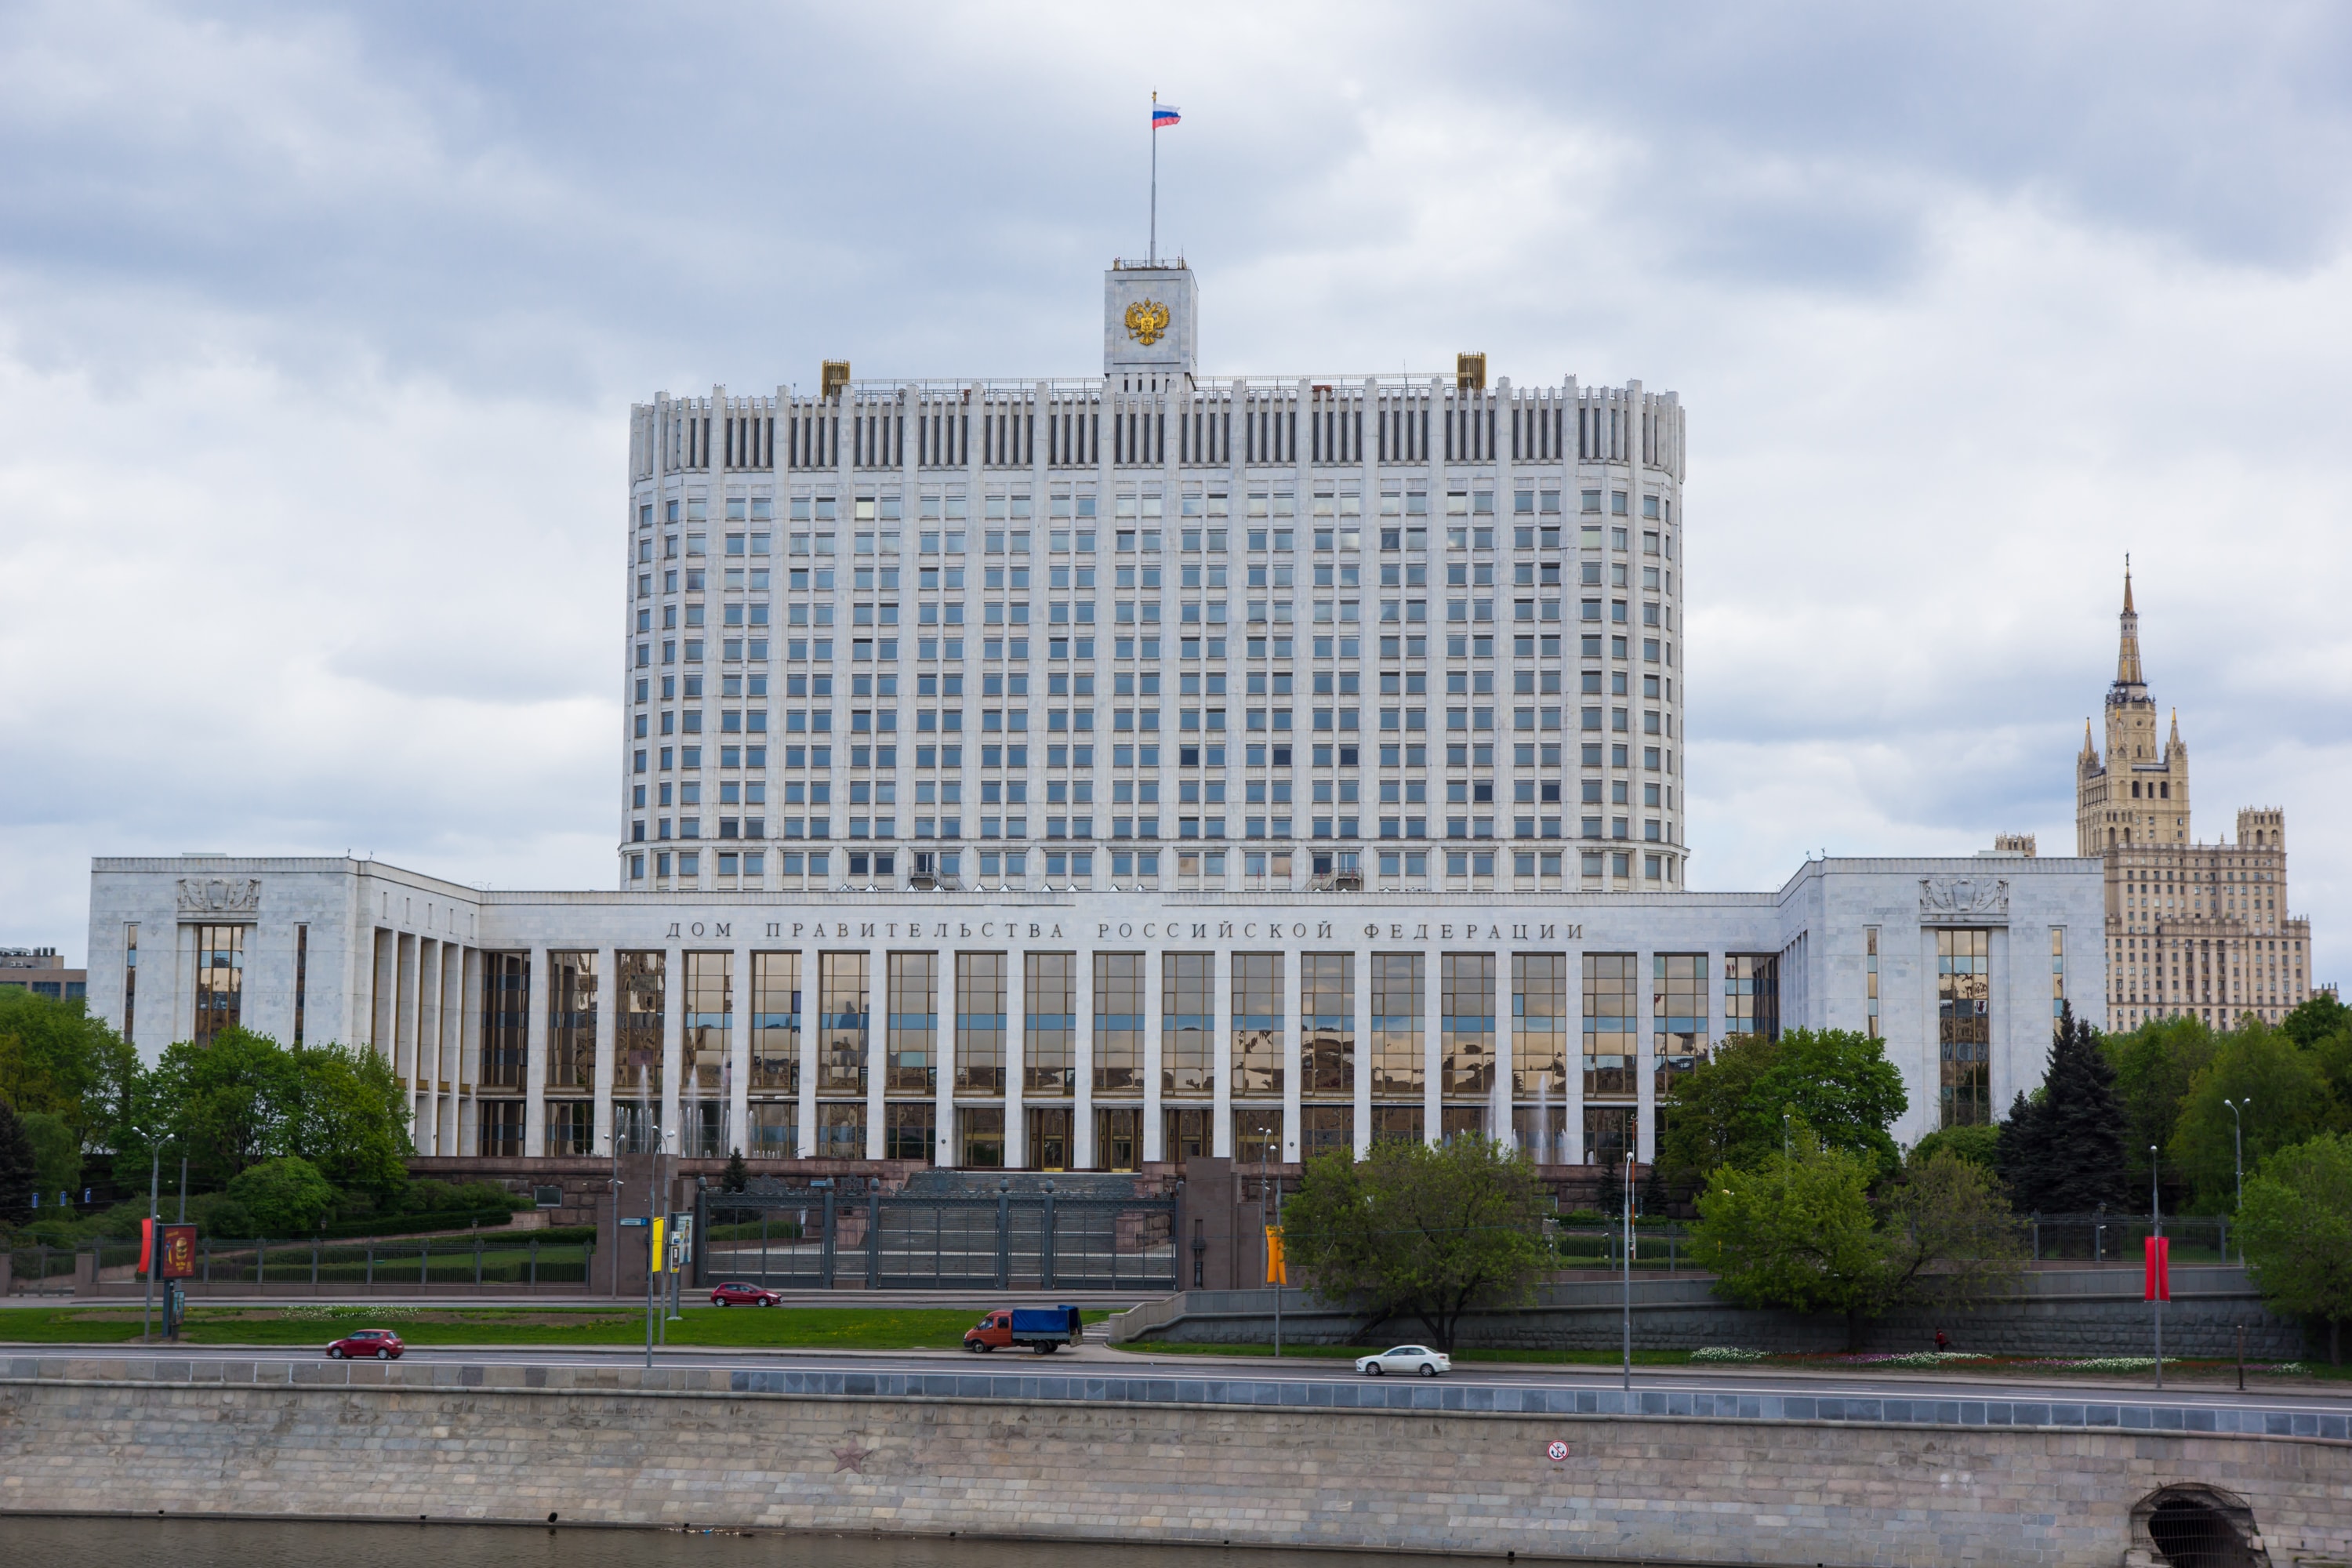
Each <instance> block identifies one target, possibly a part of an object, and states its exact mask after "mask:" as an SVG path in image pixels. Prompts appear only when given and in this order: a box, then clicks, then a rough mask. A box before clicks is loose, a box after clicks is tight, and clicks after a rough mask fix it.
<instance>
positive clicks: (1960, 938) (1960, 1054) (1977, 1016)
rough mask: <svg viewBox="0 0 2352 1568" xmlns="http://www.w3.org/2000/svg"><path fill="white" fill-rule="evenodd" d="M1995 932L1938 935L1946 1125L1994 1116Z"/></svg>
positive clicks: (1939, 1043) (1981, 1121) (1939, 1026)
mask: <svg viewBox="0 0 2352 1568" xmlns="http://www.w3.org/2000/svg"><path fill="white" fill-rule="evenodd" d="M1990 938H1991V933H1990V932H1989V931H1937V933H1936V1034H1937V1053H1938V1056H1939V1058H1940V1065H1941V1067H1942V1079H1943V1082H1942V1084H1941V1089H1942V1093H1941V1100H1942V1106H1941V1109H1942V1112H1943V1120H1942V1124H1943V1125H1944V1126H1946V1127H1980V1126H1983V1125H1984V1124H1985V1123H1987V1122H1990V1121H1991V1120H1992V1013H1991V1006H1992V960H1991V958H1990Z"/></svg>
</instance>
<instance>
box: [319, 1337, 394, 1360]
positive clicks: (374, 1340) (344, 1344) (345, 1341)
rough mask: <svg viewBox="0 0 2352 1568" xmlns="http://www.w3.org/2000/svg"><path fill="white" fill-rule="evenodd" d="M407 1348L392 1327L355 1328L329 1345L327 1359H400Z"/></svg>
mask: <svg viewBox="0 0 2352 1568" xmlns="http://www.w3.org/2000/svg"><path fill="white" fill-rule="evenodd" d="M407 1348H408V1347H407V1346H406V1345H404V1344H402V1343H401V1342H400V1336H399V1335H398V1334H395V1333H394V1332H393V1331H391V1330H390V1329H353V1330H352V1331H351V1332H350V1333H348V1334H345V1335H344V1336H343V1337H342V1338H341V1339H339V1340H337V1341H336V1342H334V1343H333V1344H331V1345H329V1346H328V1347H327V1359H328V1360H330V1361H348V1360H352V1359H353V1358H358V1359H361V1360H369V1359H373V1360H375V1361H398V1360H399V1359H400V1352H403V1351H404V1350H406V1349H407Z"/></svg>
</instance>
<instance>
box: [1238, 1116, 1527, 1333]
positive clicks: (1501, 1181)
mask: <svg viewBox="0 0 2352 1568" xmlns="http://www.w3.org/2000/svg"><path fill="white" fill-rule="evenodd" d="M1544 1213H1545V1194H1544V1189H1543V1186H1542V1184H1540V1183H1539V1182H1538V1180H1537V1179H1536V1172H1535V1166H1534V1165H1533V1164H1532V1163H1530V1162H1529V1161H1528V1156H1527V1154H1526V1153H1525V1152H1522V1151H1513V1150H1506V1149H1505V1148H1504V1147H1503V1145H1501V1144H1500V1143H1498V1142H1495V1141H1494V1140H1492V1139H1488V1138H1472V1137H1464V1138H1452V1139H1448V1140H1447V1141H1446V1142H1444V1143H1442V1144H1440V1145H1438V1146H1437V1147H1435V1148H1432V1147H1431V1146H1430V1145H1428V1144H1426V1143H1423V1142H1421V1141H1420V1140H1419V1139H1403V1138H1396V1139H1382V1140H1381V1141H1380V1142H1376V1143H1374V1144H1373V1145H1372V1148H1371V1152H1370V1154H1369V1155H1368V1156H1366V1157H1365V1158H1364V1159H1363V1160H1361V1161H1359V1160H1357V1159H1356V1158H1355V1157H1354V1155H1353V1154H1352V1153H1351V1152H1349V1151H1346V1150H1339V1151H1335V1152H1331V1153H1328V1154H1324V1155H1321V1156H1318V1158H1316V1159H1314V1160H1312V1161H1310V1162H1308V1163H1307V1173H1306V1177H1305V1180H1304V1181H1303V1182H1302V1183H1301V1184H1300V1187H1299V1191H1298V1193H1297V1195H1296V1196H1295V1197H1293V1198H1291V1199H1290V1200H1289V1201H1288V1202H1287V1203H1286V1205H1284V1209H1283V1238H1284V1249H1285V1253H1286V1258H1287V1259H1288V1261H1289V1262H1290V1263H1292V1264H1295V1265H1297V1270H1298V1273H1297V1276H1295V1277H1294V1278H1296V1279H1307V1280H1311V1281H1312V1282H1313V1284H1314V1286H1315V1289H1316V1290H1317V1292H1318V1294H1320V1295H1322V1296H1323V1297H1325V1298H1326V1299H1328V1300H1354V1301H1357V1302H1359V1303H1360V1304H1361V1306H1362V1307H1363V1309H1364V1310H1365V1311H1366V1312H1367V1314H1368V1316H1367V1319H1366V1321H1365V1322H1364V1324H1363V1328H1362V1330H1361V1331H1360V1332H1362V1333H1369V1332H1370V1331H1371V1330H1372V1329H1374V1328H1376V1327H1378V1326H1379V1325H1380V1324H1381V1323H1382V1322H1385V1321H1389V1320H1390V1319H1392V1318H1410V1319H1412V1320H1413V1321H1417V1322H1419V1323H1420V1324H1421V1325H1422V1326H1423V1328H1424V1329H1425V1330H1426V1331H1428V1336H1429V1340H1430V1342H1431V1343H1433V1344H1434V1345H1436V1346H1437V1347H1438V1348H1439V1349H1441V1350H1451V1349H1452V1348H1453V1346H1454V1333H1455V1331H1456V1330H1457V1328H1458V1326H1459V1325H1460V1323H1461V1320H1462V1314H1463V1313H1465V1312H1466V1311H1469V1310H1472V1309H1474V1308H1480V1307H1493V1306H1502V1305H1507V1304H1509V1303H1511V1302H1515V1301H1519V1300H1525V1299H1526V1298H1527V1296H1528V1293H1529V1291H1530V1289H1532V1287H1533V1285H1534V1282H1535V1279H1536V1277H1537V1275H1538V1274H1539V1273H1540V1272H1541V1271H1542V1269H1543V1268H1544V1266H1545V1261H1546V1254H1545V1251H1544V1247H1543V1241H1542V1236H1543V1218H1544Z"/></svg>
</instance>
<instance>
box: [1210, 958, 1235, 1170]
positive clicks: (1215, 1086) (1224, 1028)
mask: <svg viewBox="0 0 2352 1568" xmlns="http://www.w3.org/2000/svg"><path fill="white" fill-rule="evenodd" d="M1210 962H1211V966H1212V967H1211V978H1210V982H1209V984H1210V985H1211V987H1212V990H1213V994H1215V996H1216V999H1217V1022H1216V1033H1215V1034H1214V1035H1213V1036H1211V1037H1210V1045H1209V1060H1210V1062H1211V1063H1212V1067H1211V1069H1210V1070H1211V1071H1212V1073H1213V1075H1214V1076H1213V1078H1212V1079H1210V1091H1211V1094H1212V1097H1213V1106H1214V1109H1213V1110H1212V1111H1211V1112H1210V1114H1211V1115H1212V1116H1213V1117H1214V1118H1215V1125H1213V1126H1212V1127H1211V1128H1210V1129H1209V1148H1210V1150H1211V1151H1212V1152H1213V1154H1214V1155H1215V1156H1216V1157H1217V1158H1219V1159H1224V1160H1230V1159H1232V1158H1233V1157H1234V954H1233V950H1232V949H1231V948H1227V947H1220V948H1218V949H1217V950H1216V953H1215V956H1214V957H1213V959H1212V960H1211V961H1210Z"/></svg>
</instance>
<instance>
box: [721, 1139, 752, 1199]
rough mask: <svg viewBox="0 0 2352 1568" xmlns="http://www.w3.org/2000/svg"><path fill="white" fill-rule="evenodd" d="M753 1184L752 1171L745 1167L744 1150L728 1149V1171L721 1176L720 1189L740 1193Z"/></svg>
mask: <svg viewBox="0 0 2352 1568" xmlns="http://www.w3.org/2000/svg"><path fill="white" fill-rule="evenodd" d="M750 1185H751V1173H750V1172H748V1171H746V1170H745V1169H744V1168H743V1151H742V1150H740V1149H731V1150H730V1151H728V1154H727V1171H726V1173H725V1174H724V1175H722V1176H720V1177H719V1191H721V1192H728V1193H740V1192H741V1191H742V1190H743V1189H744V1188H745V1187H748V1186H750Z"/></svg>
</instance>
